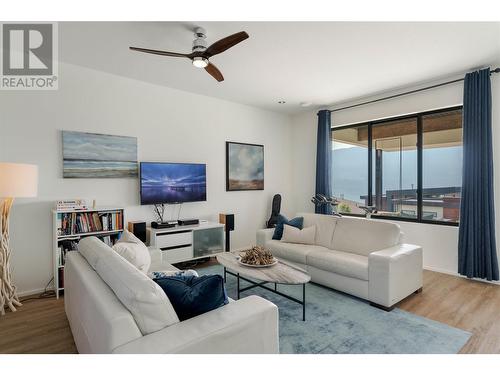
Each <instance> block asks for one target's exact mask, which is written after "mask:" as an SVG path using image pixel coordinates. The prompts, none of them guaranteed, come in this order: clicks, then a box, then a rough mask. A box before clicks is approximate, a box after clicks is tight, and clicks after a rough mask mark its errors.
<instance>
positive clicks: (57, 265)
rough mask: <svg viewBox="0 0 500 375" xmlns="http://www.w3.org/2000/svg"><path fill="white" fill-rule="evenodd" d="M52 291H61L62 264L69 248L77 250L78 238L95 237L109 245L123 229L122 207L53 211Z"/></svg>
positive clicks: (57, 294) (62, 288)
mask: <svg viewBox="0 0 500 375" xmlns="http://www.w3.org/2000/svg"><path fill="white" fill-rule="evenodd" d="M52 222H53V238H54V240H53V253H52V261H53V265H54V291H55V293H56V297H57V298H59V295H60V294H61V293H62V292H63V291H64V265H65V256H66V254H67V252H68V251H74V250H76V249H77V244H78V241H80V240H81V239H82V238H84V237H88V236H96V237H99V238H100V239H101V240H102V241H104V242H105V243H107V244H108V245H110V246H112V245H113V244H114V243H115V242H116V241H117V240H118V238H120V235H121V233H122V232H123V223H124V210H123V208H119V207H106V208H95V209H85V210H76V209H75V210H71V209H68V210H52Z"/></svg>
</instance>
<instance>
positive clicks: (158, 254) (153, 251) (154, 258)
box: [148, 247, 163, 264]
mask: <svg viewBox="0 0 500 375" xmlns="http://www.w3.org/2000/svg"><path fill="white" fill-rule="evenodd" d="M148 250H149V255H151V263H152V264H153V263H161V262H162V259H163V258H162V256H163V254H162V251H161V250H160V249H157V248H155V247H148Z"/></svg>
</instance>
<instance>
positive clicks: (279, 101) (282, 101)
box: [278, 100, 286, 104]
mask: <svg viewBox="0 0 500 375" xmlns="http://www.w3.org/2000/svg"><path fill="white" fill-rule="evenodd" d="M285 103H286V102H285V101H284V100H278V104H285Z"/></svg>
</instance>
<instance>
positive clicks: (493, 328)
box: [0, 271, 500, 353]
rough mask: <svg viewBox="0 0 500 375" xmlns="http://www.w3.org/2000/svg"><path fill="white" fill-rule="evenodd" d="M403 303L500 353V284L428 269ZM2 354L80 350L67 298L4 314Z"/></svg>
mask: <svg viewBox="0 0 500 375" xmlns="http://www.w3.org/2000/svg"><path fill="white" fill-rule="evenodd" d="M397 307H399V308H401V309H403V310H406V311H409V312H411V313H414V314H417V315H420V316H424V317H426V318H429V319H433V320H436V321H439V322H442V323H445V324H448V325H450V326H454V327H457V328H461V329H464V330H466V331H469V332H472V337H471V338H470V340H469V341H468V342H467V344H466V345H465V346H464V347H463V348H462V350H461V353H500V286H498V285H492V284H486V283H481V282H477V281H470V280H465V279H462V278H459V277H455V276H450V275H445V274H441V273H436V272H431V271H425V272H424V290H423V292H422V293H419V294H414V295H412V296H410V297H408V298H407V299H405V300H404V301H402V302H400V303H399V304H398V305H397ZM0 353H76V347H75V344H74V342H73V338H72V336H71V331H70V329H69V325H68V321H67V319H66V315H65V313H64V301H63V299H62V298H61V299H59V300H56V299H55V298H50V299H41V300H31V301H27V302H26V303H25V304H24V306H22V307H21V308H20V309H19V311H18V312H17V313H11V312H8V313H7V314H6V315H5V316H3V317H0Z"/></svg>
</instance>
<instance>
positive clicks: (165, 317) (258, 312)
mask: <svg viewBox="0 0 500 375" xmlns="http://www.w3.org/2000/svg"><path fill="white" fill-rule="evenodd" d="M82 241H83V245H82V242H81V245H80V250H79V251H73V252H70V253H68V255H67V260H66V266H65V273H64V286H65V294H64V303H65V309H66V315H67V317H68V320H69V324H70V327H71V331H72V333H73V338H74V340H75V343H76V347H77V349H78V352H79V353H278V352H279V338H278V309H277V307H276V306H275V305H274V304H272V303H271V302H269V301H267V300H265V299H263V298H260V297H257V296H250V297H246V298H242V299H240V300H238V301H232V300H231V301H230V303H229V304H227V305H225V306H223V307H220V308H218V309H216V310H213V311H210V312H208V313H205V314H202V315H199V316H196V317H194V318H191V319H188V320H185V321H182V322H179V320H178V318H177V315H176V314H175V311H174V310H173V308H172V306H171V304H170V301H169V300H168V297H166V295H165V294H164V293H163V291H162V290H161V288H160V289H159V290H158V288H159V286H158V285H157V284H156V283H154V282H153V281H152V280H151V279H149V278H148V277H147V276H146V275H145V274H144V273H142V272H140V271H139V270H137V268H135V267H134V266H132V265H131V264H130V263H129V262H128V261H126V260H125V259H124V258H122V257H121V256H119V255H118V254H117V253H115V252H114V251H113V250H112V249H111V248H110V247H109V246H107V245H105V244H104V243H103V242H101V241H99V240H98V239H96V238H93V239H86V240H82ZM152 258H153V259H152V261H153V262H152V269H154V268H156V269H154V270H165V268H167V267H168V268H170V269H172V270H175V269H176V268H175V267H173V266H171V265H168V264H166V263H165V262H161V251H159V250H156V251H153V253H152ZM105 280H106V281H105ZM126 306H129V307H128V308H127V307H126ZM165 325H167V326H165Z"/></svg>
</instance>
